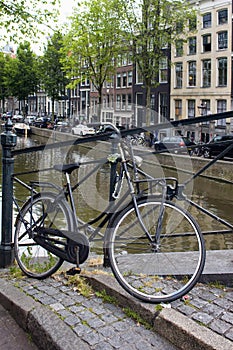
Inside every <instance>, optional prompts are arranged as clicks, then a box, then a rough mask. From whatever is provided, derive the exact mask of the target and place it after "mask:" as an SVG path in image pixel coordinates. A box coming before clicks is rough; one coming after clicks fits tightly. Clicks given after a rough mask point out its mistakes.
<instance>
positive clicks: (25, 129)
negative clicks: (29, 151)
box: [13, 123, 31, 135]
mask: <svg viewBox="0 0 233 350" xmlns="http://www.w3.org/2000/svg"><path fill="white" fill-rule="evenodd" d="M13 131H14V132H15V133H16V134H20V135H28V134H30V132H31V128H30V126H29V125H28V124H26V123H15V124H14V126H13Z"/></svg>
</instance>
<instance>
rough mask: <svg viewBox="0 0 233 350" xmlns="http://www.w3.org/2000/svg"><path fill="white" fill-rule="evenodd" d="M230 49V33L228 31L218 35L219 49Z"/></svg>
mask: <svg viewBox="0 0 233 350" xmlns="http://www.w3.org/2000/svg"><path fill="white" fill-rule="evenodd" d="M227 47H228V33H227V31H224V32H220V33H218V49H219V50H224V49H227Z"/></svg>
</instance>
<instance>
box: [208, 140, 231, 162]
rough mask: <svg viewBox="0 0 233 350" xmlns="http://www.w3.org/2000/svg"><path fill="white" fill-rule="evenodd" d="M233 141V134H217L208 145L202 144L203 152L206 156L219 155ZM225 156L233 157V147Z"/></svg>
mask: <svg viewBox="0 0 233 350" xmlns="http://www.w3.org/2000/svg"><path fill="white" fill-rule="evenodd" d="M232 142H233V135H222V136H220V135H217V136H215V137H213V138H212V139H211V140H210V141H209V142H208V143H207V144H206V145H204V146H202V154H203V156H204V158H211V157H214V156H217V155H219V154H220V153H221V152H222V151H224V150H225V149H226V148H227V147H228V146H229V145H230V144H232ZM224 157H230V158H233V148H232V149H231V150H230V151H229V152H228V153H227V154H226V155H225V156H224ZM224 157H222V158H224Z"/></svg>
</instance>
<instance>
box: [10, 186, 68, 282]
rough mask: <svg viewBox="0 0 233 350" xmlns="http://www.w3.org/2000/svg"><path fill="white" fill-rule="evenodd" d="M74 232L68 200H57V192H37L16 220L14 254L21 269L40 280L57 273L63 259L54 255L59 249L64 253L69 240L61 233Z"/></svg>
mask: <svg viewBox="0 0 233 350" xmlns="http://www.w3.org/2000/svg"><path fill="white" fill-rule="evenodd" d="M72 229H73V221H72V216H71V213H70V208H69V206H68V204H67V203H66V201H63V200H57V196H56V195H55V194H54V193H50V192H45V193H38V194H37V195H35V196H34V197H33V198H32V199H30V200H28V202H26V203H25V204H24V206H23V207H22V209H21V211H20V213H19V215H18V217H17V219H16V228H15V239H14V252H15V258H16V261H17V263H18V265H19V267H20V268H21V270H22V271H23V272H24V273H25V274H26V275H27V276H29V277H34V278H38V279H43V278H46V277H48V276H50V275H52V274H53V273H54V272H56V271H57V270H58V269H59V267H60V266H61V265H62V263H63V261H64V259H63V258H61V257H58V256H57V255H56V254H55V253H54V252H55V251H56V249H58V250H59V252H61V253H62V252H64V254H65V253H66V252H65V250H66V247H67V238H65V237H64V236H62V235H61V234H60V232H62V231H63V230H64V231H69V232H72ZM41 242H42V245H41ZM43 244H44V245H45V247H43ZM46 246H48V247H49V249H46Z"/></svg>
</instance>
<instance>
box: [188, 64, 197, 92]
mask: <svg viewBox="0 0 233 350" xmlns="http://www.w3.org/2000/svg"><path fill="white" fill-rule="evenodd" d="M196 74H197V72H196V61H191V62H188V86H196Z"/></svg>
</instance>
